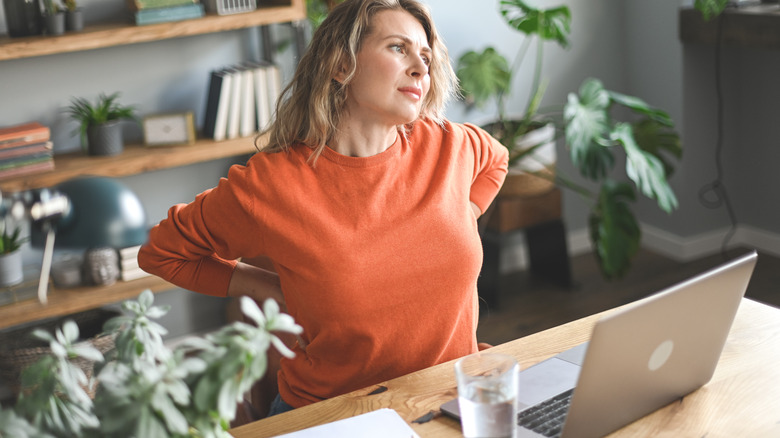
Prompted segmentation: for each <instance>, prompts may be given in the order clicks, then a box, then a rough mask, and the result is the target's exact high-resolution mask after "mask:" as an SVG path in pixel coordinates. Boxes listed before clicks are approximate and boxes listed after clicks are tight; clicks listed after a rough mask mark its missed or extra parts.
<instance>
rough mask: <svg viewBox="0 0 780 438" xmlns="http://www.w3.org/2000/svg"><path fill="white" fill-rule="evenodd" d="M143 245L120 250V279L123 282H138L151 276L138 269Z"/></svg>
mask: <svg viewBox="0 0 780 438" xmlns="http://www.w3.org/2000/svg"><path fill="white" fill-rule="evenodd" d="M139 249H141V245H136V246H129V247H127V248H121V249H120V250H119V278H120V279H121V280H122V281H130V280H136V279H139V278H143V277H147V276H149V275H150V274H149V273H147V272H146V271H144V270H143V269H141V268H140V267H138V250H139Z"/></svg>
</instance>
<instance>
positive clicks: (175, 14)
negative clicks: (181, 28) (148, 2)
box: [135, 3, 204, 26]
mask: <svg viewBox="0 0 780 438" xmlns="http://www.w3.org/2000/svg"><path fill="white" fill-rule="evenodd" d="M203 11H204V10H203V5H202V4H200V3H193V4H187V5H181V6H170V7H167V8H153V9H141V10H140V11H136V12H135V24H137V25H139V26H142V25H145V24H155V23H169V22H172V21H181V20H190V19H193V18H200V17H202V16H203V14H204V12H203Z"/></svg>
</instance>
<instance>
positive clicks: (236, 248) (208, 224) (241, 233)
mask: <svg viewBox="0 0 780 438" xmlns="http://www.w3.org/2000/svg"><path fill="white" fill-rule="evenodd" d="M243 173H246V172H245V168H244V167H243V166H233V168H231V170H230V173H229V176H228V178H227V179H226V178H223V179H221V180H220V182H219V185H218V186H217V187H215V188H213V189H209V190H206V191H205V192H203V193H201V194H199V195H198V196H197V197H196V198H195V200H194V201H193V202H191V203H190V204H186V205H185V204H179V205H175V206H173V207H171V208H170V210H169V211H168V217H167V218H166V219H164V220H162V221H161V222H160V223H159V224H158V225H156V226H154V227H153V228H152V230H151V231H150V232H149V240H148V241H147V243H146V244H144V245H143V246H142V247H141V250H140V251H139V253H138V264H139V266H140V267H141V268H142V269H143V270H144V271H146V272H148V273H150V274H154V275H157V276H158V277H161V278H163V279H165V280H167V281H170V282H171V283H173V284H175V285H176V286H179V287H182V288H184V289H188V290H191V291H195V292H200V293H203V294H207V295H214V296H226V295H227V290H228V285H229V283H230V278H231V276H232V275H233V269H234V268H235V266H236V259H237V258H238V257H239V255H246V256H249V254H242V252H243V251H246V245H245V243H246V242H247V241H250V240H253V241H254V242H255V244H256V248H259V245H257V243H258V242H257V239H250V238H249V236H247V235H246V232H247V230H248V229H252V228H257V224H256V223H255V226H254V227H250V226H248V225H246V224H249V223H252V222H251V207H252V204H251V201H249V197H248V196H245V194H244V192H245V191H244V190H242V189H241V187H243V186H244V185H245V178H244V175H242V174H243Z"/></svg>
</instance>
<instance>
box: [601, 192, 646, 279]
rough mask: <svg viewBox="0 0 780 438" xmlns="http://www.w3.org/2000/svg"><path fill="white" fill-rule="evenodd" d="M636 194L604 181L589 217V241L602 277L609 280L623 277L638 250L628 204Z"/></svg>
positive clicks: (636, 230) (637, 231) (636, 229)
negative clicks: (592, 246)
mask: <svg viewBox="0 0 780 438" xmlns="http://www.w3.org/2000/svg"><path fill="white" fill-rule="evenodd" d="M635 200H636V193H635V192H634V190H633V188H632V187H631V185H630V184H628V183H616V182H614V181H611V180H608V181H605V182H604V184H603V185H602V187H601V193H600V194H599V198H598V203H597V205H596V206H595V207H594V208H593V210H592V212H591V215H590V221H589V225H590V238H591V242H592V243H593V245H594V253H595V254H596V257H597V258H598V259H599V266H600V267H601V271H602V274H603V275H604V277H606V278H608V279H612V278H619V277H621V276H623V275H624V274H625V273H626V272H628V269H629V268H630V267H631V258H632V257H633V256H634V255H635V254H636V252H637V251H638V250H639V241H640V238H641V231H640V229H639V224H638V223H637V221H636V218H635V217H634V214H633V213H632V212H631V208H630V207H629V202H634V201H635Z"/></svg>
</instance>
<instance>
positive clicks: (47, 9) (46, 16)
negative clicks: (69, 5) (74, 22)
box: [42, 0, 65, 36]
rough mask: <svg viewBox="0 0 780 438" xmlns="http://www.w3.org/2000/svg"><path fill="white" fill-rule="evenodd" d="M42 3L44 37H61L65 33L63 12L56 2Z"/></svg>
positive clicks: (47, 1)
mask: <svg viewBox="0 0 780 438" xmlns="http://www.w3.org/2000/svg"><path fill="white" fill-rule="evenodd" d="M42 1H43V22H44V24H45V28H46V35H51V36H54V35H62V34H64V33H65V11H64V10H63V9H62V7H61V6H60V4H59V3H58V0H42Z"/></svg>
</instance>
